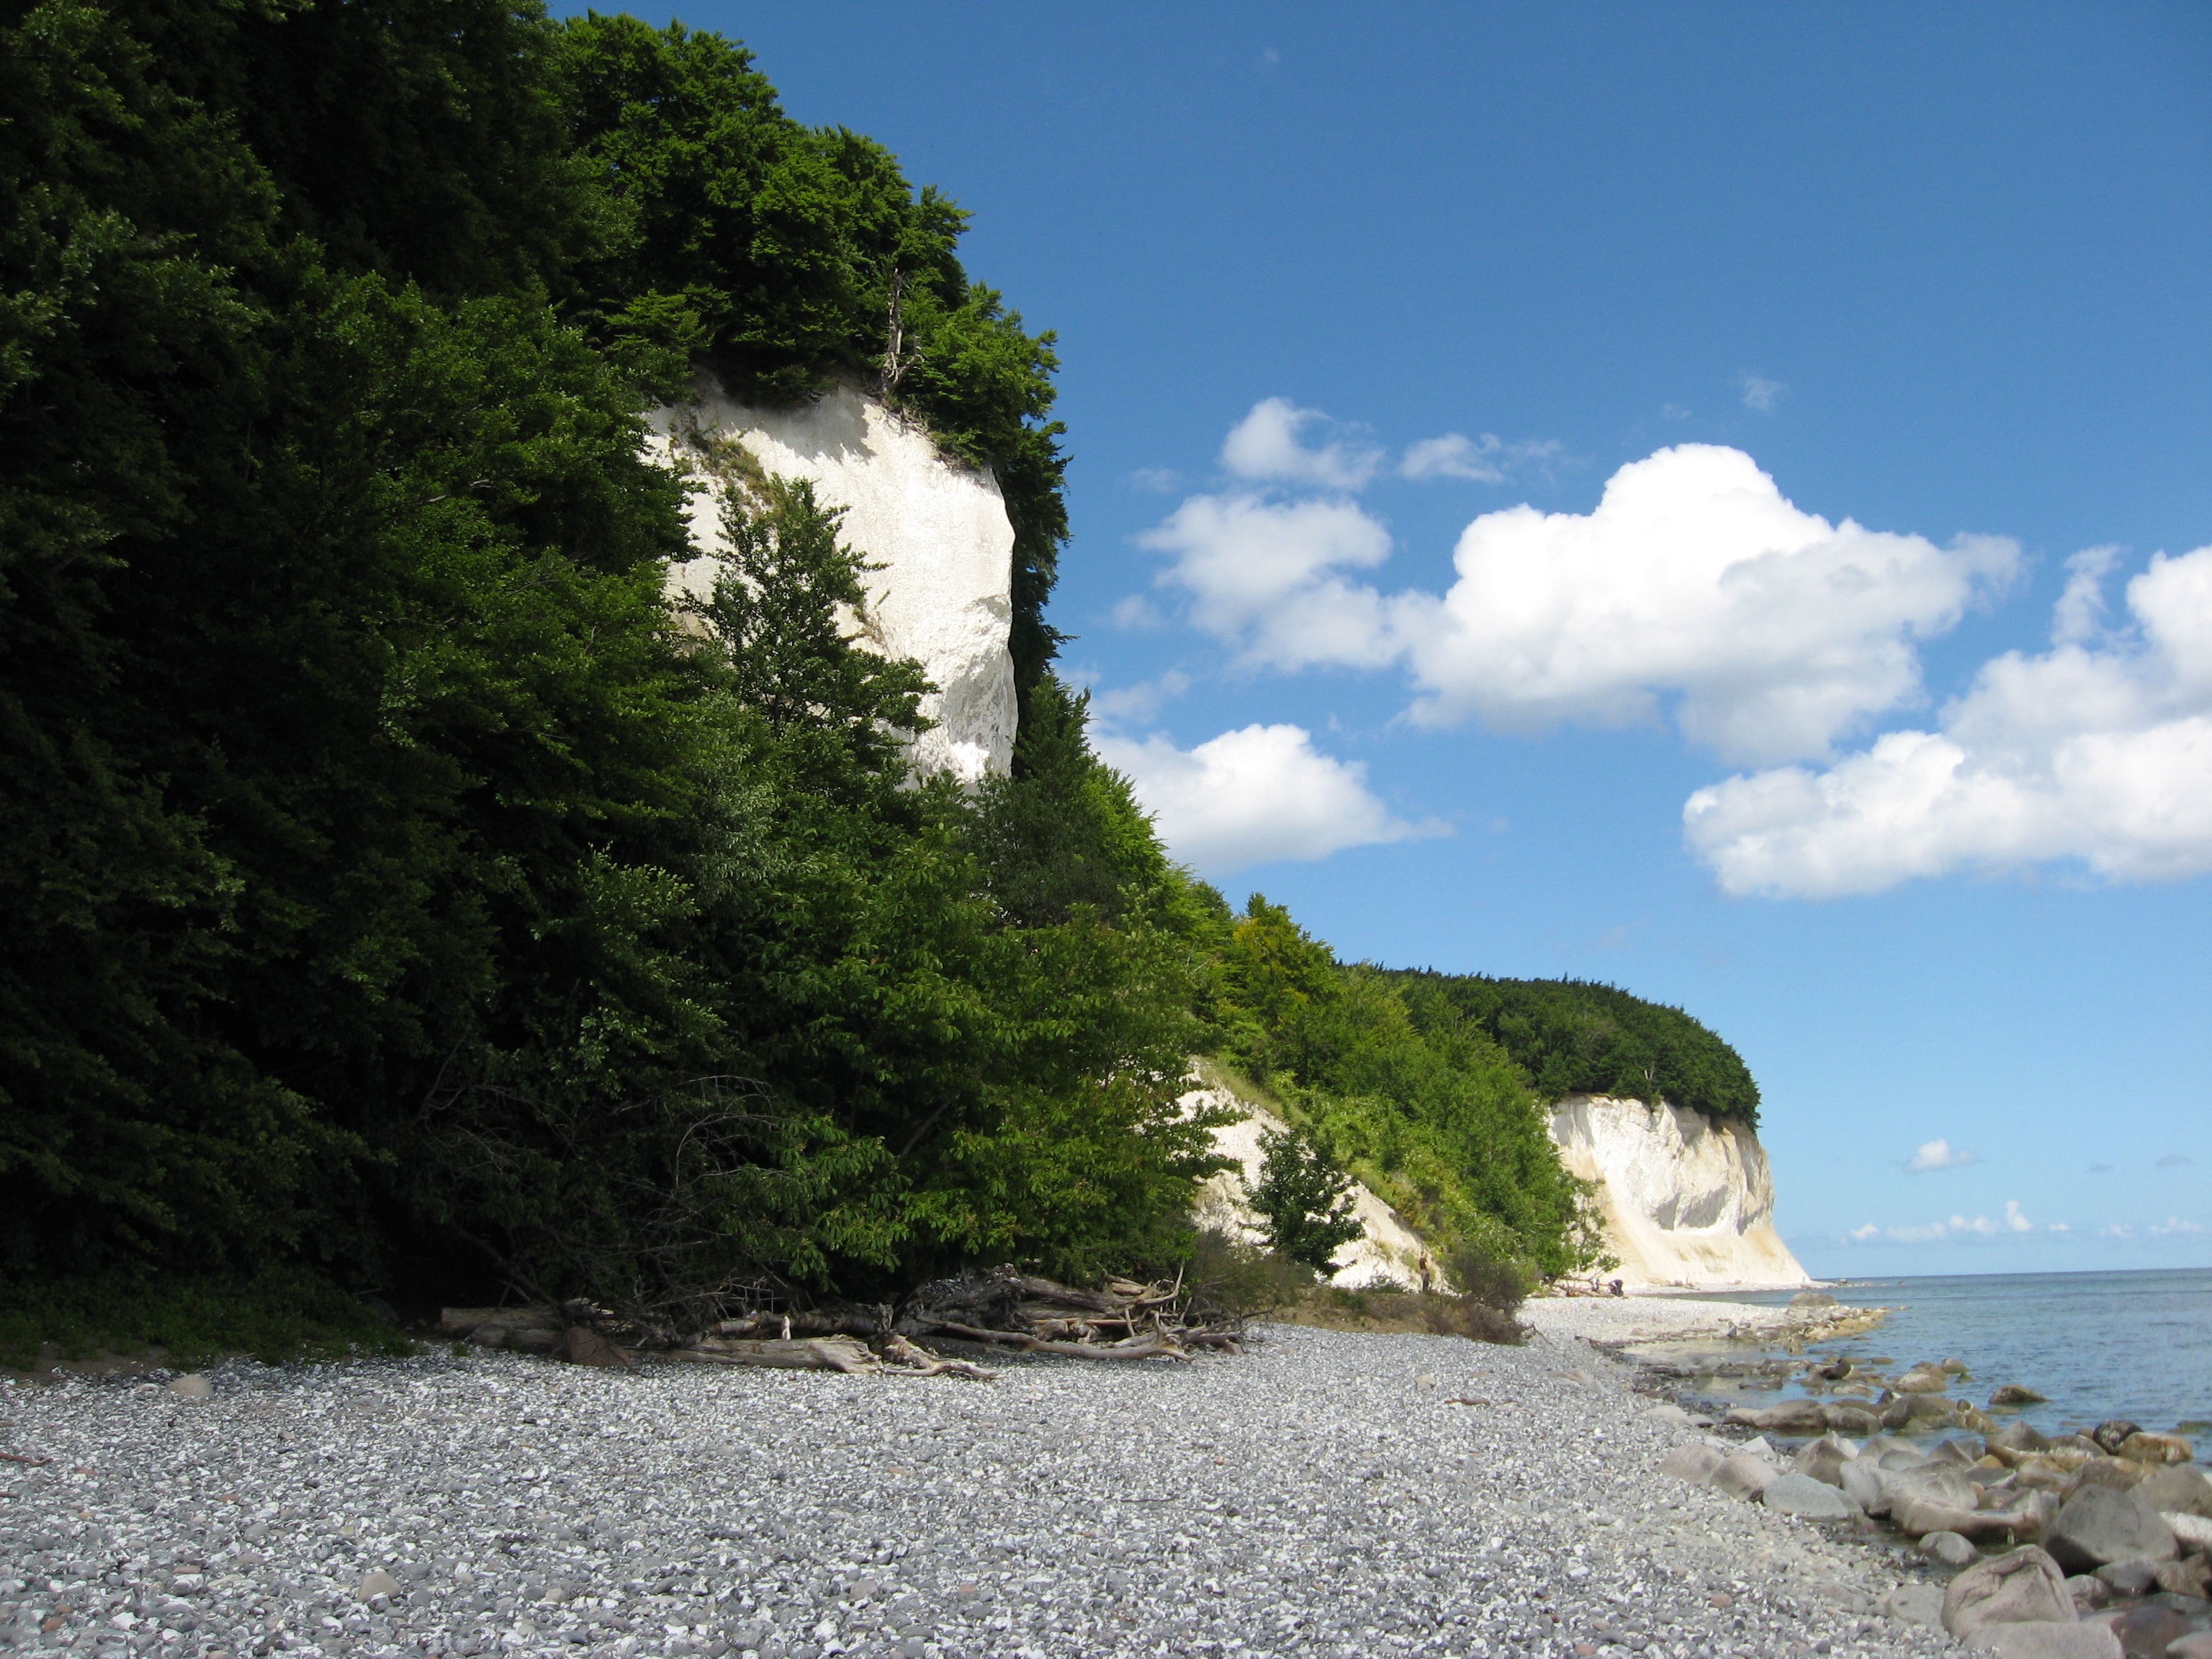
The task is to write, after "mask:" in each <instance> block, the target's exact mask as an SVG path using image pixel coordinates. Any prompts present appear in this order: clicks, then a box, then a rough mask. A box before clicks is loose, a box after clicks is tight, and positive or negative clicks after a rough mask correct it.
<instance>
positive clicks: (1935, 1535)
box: [1920, 1532, 1981, 1567]
mask: <svg viewBox="0 0 2212 1659" xmlns="http://www.w3.org/2000/svg"><path fill="white" fill-rule="evenodd" d="M1920 1553H1922V1554H1923V1555H1930V1556H1933V1557H1935V1558H1936V1559H1937V1560H1938V1561H1941V1562H1942V1564H1943V1565H1945V1566H1947V1567H1970V1566H1972V1565H1973V1564H1974V1562H1975V1560H1976V1559H1977V1558H1978V1557H1979V1555H1980V1554H1981V1552H1980V1551H1979V1550H1977V1549H1976V1548H1975V1547H1973V1546H1972V1544H1970V1543H1968V1542H1967V1541H1966V1538H1965V1537H1964V1535H1962V1534H1959V1533H1955V1532H1931V1533H1925V1534H1922V1536H1921V1540H1920Z"/></svg>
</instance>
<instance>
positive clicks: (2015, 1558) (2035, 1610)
mask: <svg viewBox="0 0 2212 1659" xmlns="http://www.w3.org/2000/svg"><path fill="white" fill-rule="evenodd" d="M2075 1619H2076V1615H2075V1612H2074V1598H2073V1596H2072V1595H2069V1593H2068V1592H2067V1589H2066V1575H2065V1574H2064V1573H2063V1572H2061V1571H2059V1570H2058V1563H2057V1562H2056V1561H2054V1560H2052V1559H2051V1557H2050V1556H2048V1555H2046V1554H2045V1553H2044V1552H2043V1551H2041V1550H2039V1549H2038V1548H2037V1547H2035V1546H2034V1545H2033V1544H2027V1545H2023V1546H2021V1547H2020V1548H2019V1549H2016V1550H2014V1551H2013V1552H2011V1553H2009V1554H2007V1555H1997V1556H1992V1557H1990V1559H1988V1560H1986V1561H1981V1562H1977V1563H1976V1564H1975V1565H1972V1566H1971V1567H1968V1568H1967V1569H1966V1571H1964V1572H1962V1573H1960V1575H1959V1576H1958V1577H1956V1578H1954V1579H1953V1580H1952V1581H1951V1583H1950V1587H1949V1588H1948V1589H1946V1590H1945V1591H1944V1592H1943V1628H1944V1629H1945V1630H1948V1631H1949V1632H1951V1634H1952V1635H1954V1636H1955V1637H1957V1638H1959V1639H1960V1641H1962V1642H1963V1641H1966V1639H1967V1638H1970V1637H1972V1635H1973V1634H1974V1633H1975V1632H1977V1631H1980V1630H1983V1629H1985V1628H1987V1627H1988V1626H1991V1625H2033V1624H2051V1625H2070V1624H2073V1623H2075Z"/></svg>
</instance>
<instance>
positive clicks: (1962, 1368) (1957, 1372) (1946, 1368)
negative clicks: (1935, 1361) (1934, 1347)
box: [1936, 1359, 1973, 1376]
mask: <svg viewBox="0 0 2212 1659" xmlns="http://www.w3.org/2000/svg"><path fill="white" fill-rule="evenodd" d="M1936 1370H1939V1371H1941V1372H1942V1373H1943V1375H1944V1376H1972V1375H1973V1373H1972V1371H1970V1370H1967V1369H1966V1361H1965V1360H1963V1359H1947V1360H1945V1361H1944V1362H1943V1363H1942V1364H1940V1365H1938V1366H1936Z"/></svg>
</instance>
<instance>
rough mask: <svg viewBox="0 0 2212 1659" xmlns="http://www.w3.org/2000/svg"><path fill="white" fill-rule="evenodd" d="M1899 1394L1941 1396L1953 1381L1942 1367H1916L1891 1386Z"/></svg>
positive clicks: (1921, 1365)
mask: <svg viewBox="0 0 2212 1659" xmlns="http://www.w3.org/2000/svg"><path fill="white" fill-rule="evenodd" d="M1891 1386H1892V1387H1893V1388H1894V1389H1896V1390H1897V1391H1898V1393H1899V1394H1941V1393H1942V1392H1943V1391H1944V1390H1945V1389H1948V1388H1949V1387H1950V1386H1951V1379H1950V1377H1949V1376H1948V1375H1947V1374H1946V1373H1945V1371H1944V1370H1943V1368H1942V1366H1940V1365H1929V1364H1920V1365H1915V1366H1914V1367H1913V1368H1912V1369H1911V1370H1909V1371H1907V1372H1905V1375H1904V1376H1900V1377H1899V1378H1898V1379H1897V1381H1896V1382H1895V1383H1893V1384H1892V1385H1891Z"/></svg>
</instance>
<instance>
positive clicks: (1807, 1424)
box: [1726, 1400, 1828, 1435]
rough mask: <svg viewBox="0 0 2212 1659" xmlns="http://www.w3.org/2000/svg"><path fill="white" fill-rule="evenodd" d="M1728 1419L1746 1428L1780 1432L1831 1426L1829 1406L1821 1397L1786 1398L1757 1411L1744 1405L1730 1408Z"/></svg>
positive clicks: (1812, 1430) (1813, 1431)
mask: <svg viewBox="0 0 2212 1659" xmlns="http://www.w3.org/2000/svg"><path fill="white" fill-rule="evenodd" d="M1726 1420H1727V1421H1729V1422H1730V1423H1735V1424H1740V1425H1742V1426H1744V1427H1746V1428H1753V1429H1771V1430H1773V1431H1775V1432H1776V1433H1777V1434H1788V1435H1799V1434H1808V1435H1809V1434H1820V1433H1824V1432H1826V1429H1827V1426H1828V1419H1827V1412H1826V1407H1823V1406H1822V1405H1821V1404H1820V1401H1817V1400H1784V1401H1782V1402H1781V1403H1780V1404H1778V1405H1773V1406H1768V1407H1762V1408H1760V1409H1759V1410H1755V1411H1747V1410H1745V1409H1743V1408H1742V1407H1736V1408H1735V1409H1734V1410H1732V1411H1730V1412H1729V1414H1728V1417H1727V1419H1726Z"/></svg>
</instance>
